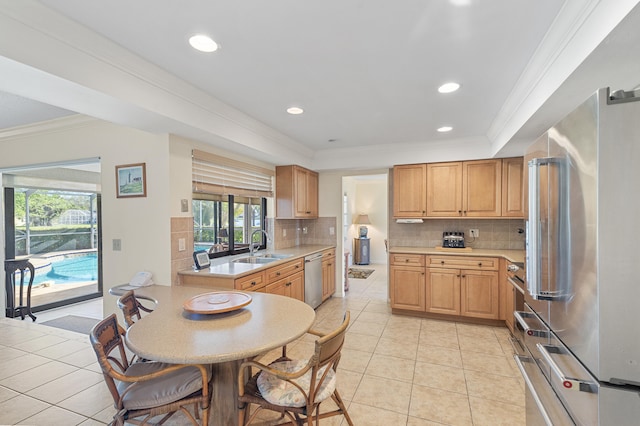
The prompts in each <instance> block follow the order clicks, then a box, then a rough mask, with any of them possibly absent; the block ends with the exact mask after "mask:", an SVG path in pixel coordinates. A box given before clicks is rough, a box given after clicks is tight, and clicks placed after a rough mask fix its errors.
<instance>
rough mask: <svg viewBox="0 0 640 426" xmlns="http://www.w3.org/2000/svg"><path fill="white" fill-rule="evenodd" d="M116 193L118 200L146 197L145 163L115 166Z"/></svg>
mask: <svg viewBox="0 0 640 426" xmlns="http://www.w3.org/2000/svg"><path fill="white" fill-rule="evenodd" d="M116 191H117V196H118V198H132V197H146V196H147V174H146V169H145V163H137V164H123V165H122V166H116Z"/></svg>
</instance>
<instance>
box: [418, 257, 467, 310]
mask: <svg viewBox="0 0 640 426" xmlns="http://www.w3.org/2000/svg"><path fill="white" fill-rule="evenodd" d="M426 311H427V312H432V313H434V314H448V315H460V271H457V270H455V269H440V268H427V303H426Z"/></svg>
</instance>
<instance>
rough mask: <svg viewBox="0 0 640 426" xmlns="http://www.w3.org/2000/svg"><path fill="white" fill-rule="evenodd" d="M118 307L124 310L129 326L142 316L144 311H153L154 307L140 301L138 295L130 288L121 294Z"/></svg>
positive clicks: (126, 322) (125, 319) (123, 313)
mask: <svg viewBox="0 0 640 426" xmlns="http://www.w3.org/2000/svg"><path fill="white" fill-rule="evenodd" d="M118 307H119V308H120V309H121V310H122V315H123V316H124V323H125V324H126V325H127V328H129V327H131V326H132V325H133V324H134V323H135V322H136V321H138V320H140V319H141V318H142V312H147V313H149V312H153V309H150V308H147V307H146V306H144V305H143V304H142V303H140V301H139V300H138V298H137V297H136V295H135V294H134V293H133V290H128V291H127V292H126V293H124V294H123V295H122V296H120V298H119V299H118ZM141 311H142V312H141Z"/></svg>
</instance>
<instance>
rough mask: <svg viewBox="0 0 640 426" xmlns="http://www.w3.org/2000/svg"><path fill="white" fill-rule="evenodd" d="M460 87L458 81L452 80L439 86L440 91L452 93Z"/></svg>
mask: <svg viewBox="0 0 640 426" xmlns="http://www.w3.org/2000/svg"><path fill="white" fill-rule="evenodd" d="M459 88H460V85H459V84H458V83H454V82H450V83H445V84H443V85H442V86H440V87H438V92H440V93H451V92H455V91H456V90H458V89H459Z"/></svg>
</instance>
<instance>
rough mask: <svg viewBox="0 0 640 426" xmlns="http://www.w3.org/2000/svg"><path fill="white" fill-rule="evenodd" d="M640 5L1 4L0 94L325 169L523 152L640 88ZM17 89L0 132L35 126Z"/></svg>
mask: <svg viewBox="0 0 640 426" xmlns="http://www.w3.org/2000/svg"><path fill="white" fill-rule="evenodd" d="M637 3H638V0H601V1H597V0H589V1H585V0H566V1H559V0H520V1H513V0H491V1H488V0H431V1H425V0H398V1H388V0H325V1H315V2H311V1H305V2H302V1H300V0H272V1H268V2H267V1H264V0H246V1H234V0H225V1H212V0H190V1H188V2H177V1H167V0H165V1H158V0H136V1H134V2H132V1H128V0H111V1H109V2H87V1H85V0H41V1H40V2H37V1H33V0H21V2H13V1H11V0H0V72H3V74H4V76H5V77H6V78H4V79H3V80H4V84H3V83H2V82H0V90H4V91H6V92H10V93H11V94H12V96H13V95H16V96H20V97H24V98H29V99H33V100H36V101H39V102H42V103H44V104H48V105H54V106H56V107H58V108H62V109H61V110H56V109H53V110H49V114H52V115H50V116H47V115H35V113H34V115H33V117H32V120H33V121H39V120H42V119H48V118H55V117H56V113H57V114H60V116H62V115H65V114H66V113H67V111H68V110H72V111H77V112H80V113H83V114H87V115H90V116H95V117H98V118H101V119H106V120H109V121H113V122H116V123H120V124H124V125H129V126H134V127H138V128H142V129H145V130H149V131H155V132H170V133H176V134H180V135H183V136H186V137H191V138H195V139H199V140H202V141H205V142H208V143H211V144H212V145H214V146H219V147H224V148H225V149H228V150H231V151H236V152H239V153H242V154H246V155H249V156H252V157H254V158H257V159H261V160H265V161H268V162H271V163H274V164H286V163H298V164H302V165H306V166H309V167H313V168H315V169H319V170H322V169H325V170H328V169H348V168H350V169H362V168H363V167H364V168H366V167H370V168H375V167H379V168H382V167H389V166H391V165H393V164H398V163H410V162H423V161H440V160H448V159H467V158H474V157H475V158H479V157H488V156H493V155H499V156H503V155H519V154H522V150H523V146H524V145H525V144H526V143H527V142H528V141H530V140H531V138H532V137H535V136H537V135H538V134H540V133H542V131H544V130H545V129H546V128H547V127H548V126H549V125H551V124H553V122H554V121H556V120H557V119H559V118H561V116H562V114H564V113H566V112H567V111H568V110H569V108H571V107H573V106H575V105H576V104H577V103H579V102H580V101H582V100H583V99H584V98H586V97H587V96H588V95H589V94H590V93H592V92H594V91H595V90H596V89H597V88H598V87H601V86H602V85H609V83H611V85H614V84H626V85H629V84H633V85H637V84H638V83H640V77H638V75H639V74H638V73H637V68H638V66H639V65H638V59H637V55H633V54H628V52H620V51H619V50H621V49H623V48H627V47H629V45H631V46H633V44H634V43H637V42H638V41H640V35H639V34H637V32H635V28H637V27H636V26H635V25H632V24H633V23H635V22H638V23H640V18H639V17H638V16H636V15H640V12H639V11H638V9H639V7H635V6H636V4H637ZM634 7H635V9H634ZM629 11H632V13H631V14H630V17H628V18H627V21H630V22H627V21H623V23H622V24H620V25H618V24H619V22H620V21H621V20H622V19H623V18H624V17H625V15H627V13H628V12H629ZM78 24H80V25H78ZM616 26H618V29H617V30H615V31H613V32H612V30H614V28H615V27H616ZM629 28H633V30H628V29H629ZM625 29H626V30H625ZM194 33H207V34H209V35H211V36H212V37H213V38H214V39H215V40H216V41H217V42H218V43H220V45H221V49H219V50H218V51H217V52H214V53H210V54H203V53H199V52H196V51H194V50H193V49H191V48H190V47H189V45H188V43H187V39H188V37H189V36H191V35H192V34H194ZM620 33H622V34H623V36H618V38H617V39H616V38H615V37H614V36H616V34H620ZM607 36H609V38H608V39H607V38H606V37H607ZM3 40H4V41H3ZM9 40H11V42H10V41H9ZM13 40H20V42H21V43H18V45H17V46H16V43H14V42H13ZM603 40H604V43H603ZM601 43H603V45H601ZM21 44H22V45H21ZM599 45H601V47H600V48H599V49H598V46H599ZM605 45H606V46H605ZM636 45H637V44H636ZM605 47H606V49H605ZM603 52H605V53H603ZM623 53H624V54H623ZM598 54H599V55H600V57H599V60H598V61H597V62H596V63H592V64H591V65H589V58H596V57H598V56H597V55H598ZM611 58H613V59H611ZM623 59H624V61H626V62H622V61H623ZM613 60H616V61H621V62H619V63H616V64H615V66H614V65H612V66H607V64H608V63H611V64H613ZM608 61H612V62H608ZM592 62H594V61H593V59H592ZM629 62H631V63H629ZM585 66H587V68H585ZM633 76H635V77H633ZM633 78H636V81H633ZM451 80H454V81H457V82H459V83H461V84H462V88H461V89H460V90H459V91H458V92H456V93H453V94H448V95H443V94H439V93H438V92H437V87H438V86H439V85H440V84H442V83H444V82H447V81H451ZM34 82H36V84H35V86H37V87H36V88H35V89H34ZM571 84H573V86H572V85H571ZM614 88H616V89H618V88H624V89H630V88H631V87H614ZM36 89H39V90H36ZM563 90H564V92H563ZM7 96H9V95H4V96H0V111H1V112H2V115H3V117H2V121H0V125H2V126H3V127H10V126H11V125H12V123H13V125H19V124H25V123H26V122H28V120H29V119H28V118H22V119H20V120H17V119H12V116H13V114H14V113H15V115H16V117H17V116H18V113H22V114H24V108H21V109H17V108H13V107H12V106H11V105H7V103H6V102H4V100H6V99H7ZM16 96H13V99H14V100H19V99H20V98H19V97H16ZM9 99H11V98H9ZM551 101H553V102H551ZM23 105H24V103H23ZM291 105H298V106H301V107H303V108H304V109H305V113H304V114H303V115H300V116H291V115H289V114H287V113H286V112H285V109H286V108H287V107H288V106H291ZM34 111H35V109H34ZM25 120H26V121H25ZM443 125H450V126H452V127H453V128H454V129H453V131H452V132H449V133H446V134H441V133H438V132H436V129H437V128H438V127H440V126H443ZM330 140H335V141H332V142H330Z"/></svg>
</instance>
